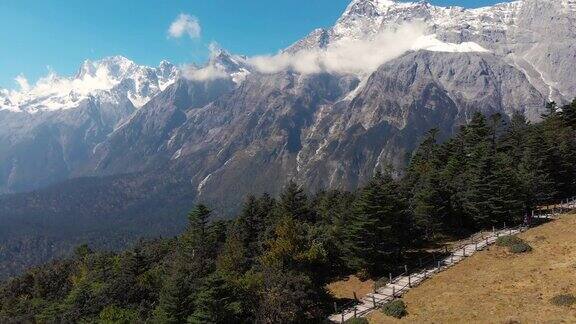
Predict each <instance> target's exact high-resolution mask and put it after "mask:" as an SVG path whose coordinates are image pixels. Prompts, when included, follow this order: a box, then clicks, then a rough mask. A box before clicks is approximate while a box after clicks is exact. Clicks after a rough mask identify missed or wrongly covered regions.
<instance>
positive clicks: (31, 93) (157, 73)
mask: <svg viewBox="0 0 576 324" xmlns="http://www.w3.org/2000/svg"><path fill="white" fill-rule="evenodd" d="M178 76H179V71H178V68H177V67H176V66H174V65H173V64H171V63H169V62H167V61H162V62H160V65H159V66H158V67H156V68H154V67H148V66H144V65H138V64H136V63H135V62H133V61H132V60H130V59H128V58H126V57H124V56H120V55H116V56H110V57H106V58H103V59H101V60H96V61H92V60H85V61H84V62H83V63H82V65H81V66H80V68H79V69H78V72H77V73H76V74H75V75H74V76H73V77H64V76H60V75H58V74H56V73H55V72H54V71H50V72H49V74H48V75H47V76H45V77H43V78H40V79H39V80H38V81H37V82H36V83H35V84H34V85H29V84H28V81H27V80H25V79H23V78H22V77H19V78H20V84H21V88H20V89H19V90H2V93H1V94H0V110H9V111H13V112H28V113H36V112H41V111H54V110H62V109H73V108H76V107H79V105H80V104H81V102H83V101H85V100H89V99H90V98H94V97H98V98H101V99H104V100H105V101H111V100H112V101H117V100H118V98H122V97H124V98H127V99H129V100H130V101H131V102H132V104H133V105H134V106H135V107H141V106H143V105H144V104H145V103H146V102H148V101H149V100H150V99H151V98H152V97H153V96H154V95H156V94H157V93H159V92H160V91H162V90H164V89H165V88H166V87H167V86H168V85H169V84H171V83H173V82H174V81H175V80H176V79H177V78H178Z"/></svg>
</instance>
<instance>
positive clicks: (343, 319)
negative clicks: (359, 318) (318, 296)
mask: <svg viewBox="0 0 576 324" xmlns="http://www.w3.org/2000/svg"><path fill="white" fill-rule="evenodd" d="M341 315H342V321H340V323H344V312H342V314H341Z"/></svg>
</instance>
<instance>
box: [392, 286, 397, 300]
mask: <svg viewBox="0 0 576 324" xmlns="http://www.w3.org/2000/svg"><path fill="white" fill-rule="evenodd" d="M392 298H396V286H392Z"/></svg>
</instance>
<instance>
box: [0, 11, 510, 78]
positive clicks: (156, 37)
mask: <svg viewBox="0 0 576 324" xmlns="http://www.w3.org/2000/svg"><path fill="white" fill-rule="evenodd" d="M349 1H350V0H274V1H270V0H98V1H95V0H92V1H88V0H80V1H70V0H0V88H16V83H15V82H14V78H15V77H16V76H17V75H19V74H23V75H24V76H26V77H27V78H28V79H29V80H30V81H31V82H34V81H35V80H36V79H37V78H38V77H40V76H43V75H45V74H46V73H47V71H48V67H50V68H52V69H53V70H55V71H56V72H57V73H58V74H61V75H70V74H73V73H74V72H75V71H76V69H77V68H78V67H79V65H80V64H81V62H82V61H83V60H84V59H98V58H102V57H105V56H110V55H124V56H126V57H128V58H130V59H132V60H134V61H135V62H137V63H139V64H147V65H157V64H158V62H160V60H162V59H167V60H169V61H171V62H174V63H178V64H179V63H188V62H202V61H203V60H205V59H206V56H207V53H208V50H207V45H208V44H210V43H211V42H212V41H216V42H218V43H219V44H220V46H221V47H223V48H226V49H228V50H229V51H231V52H233V53H238V54H245V55H255V54H267V53H275V52H276V51H278V50H279V49H281V48H284V47H286V46H288V45H290V44H291V43H292V42H294V41H296V40H298V39H299V38H301V37H303V36H305V35H306V34H308V32H310V31H311V30H312V29H314V28H318V27H326V26H330V25H332V24H333V23H334V21H335V20H336V19H337V18H338V17H339V16H340V14H341V13H342V11H343V10H344V8H345V7H346V6H347V4H348V3H349ZM431 2H432V3H434V4H438V5H460V6H464V7H480V6H483V5H489V4H493V3H496V2H501V1H490V0H475V1H473V0H436V1H434V0H433V1H431ZM181 13H186V14H190V15H193V16H194V17H197V18H198V20H199V23H200V26H201V28H202V32H201V36H200V37H199V38H196V39H191V38H190V37H180V38H174V37H172V38H170V37H168V29H169V27H170V24H171V23H172V22H173V21H174V20H175V19H176V17H177V16H178V15H179V14H181Z"/></svg>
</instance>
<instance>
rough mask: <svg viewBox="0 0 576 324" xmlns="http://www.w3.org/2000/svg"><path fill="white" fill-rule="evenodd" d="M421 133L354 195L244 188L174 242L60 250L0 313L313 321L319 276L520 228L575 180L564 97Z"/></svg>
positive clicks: (381, 268)
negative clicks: (401, 157)
mask: <svg viewBox="0 0 576 324" xmlns="http://www.w3.org/2000/svg"><path fill="white" fill-rule="evenodd" d="M436 135H437V132H436V131H435V130H431V131H430V132H429V134H428V136H427V137H426V138H425V139H423V141H422V143H421V145H420V147H419V148H418V149H417V151H416V152H415V153H414V155H413V157H412V160H411V162H410V164H409V166H408V167H407V169H406V171H405V173H404V176H403V177H402V178H401V179H395V178H393V177H392V176H391V173H390V170H387V169H383V170H382V171H381V172H377V173H376V174H375V175H374V177H373V179H372V180H371V181H370V182H369V183H368V184H366V185H365V186H364V187H362V188H360V189H358V190H357V191H355V192H342V191H334V190H332V191H325V192H319V193H316V194H314V195H309V194H307V193H306V191H305V189H304V188H301V187H300V186H298V185H297V184H296V183H293V182H291V183H290V184H289V185H288V186H287V187H286V188H285V190H284V192H283V193H282V195H281V196H280V197H278V198H273V197H270V196H268V195H263V196H260V197H248V198H247V200H246V202H245V204H244V206H243V210H242V212H241V213H240V215H238V217H237V218H236V219H235V220H232V221H212V222H211V221H210V219H211V216H212V215H211V213H212V212H211V210H210V209H209V206H204V205H198V206H196V207H195V208H194V209H193V210H192V211H191V212H190V213H189V215H188V227H187V229H186V231H185V232H184V233H182V234H181V235H179V236H178V237H175V238H170V239H158V240H154V241H148V242H141V243H139V244H138V245H137V246H135V247H134V248H132V249H130V250H127V251H124V252H120V253H111V252H95V251H92V250H91V249H90V248H89V247H88V246H85V245H82V246H80V247H78V248H77V250H76V253H75V256H74V257H73V258H70V259H66V260H61V261H55V262H52V263H50V264H47V265H44V266H42V267H37V268H34V269H31V270H29V271H28V272H26V273H25V274H24V275H22V276H20V277H17V278H14V279H11V280H9V281H7V282H4V283H3V284H2V285H1V286H0V305H1V306H0V322H26V321H37V322H106V323H108V322H119V323H131V322H161V323H184V322H188V323H252V322H257V323H294V322H299V323H300V322H318V321H321V320H323V319H324V318H326V316H327V315H328V314H329V313H330V312H332V311H333V302H334V301H335V300H334V298H333V297H332V296H331V295H330V294H329V293H328V292H327V290H326V289H325V286H326V284H327V283H328V282H330V281H332V280H334V279H336V278H339V277H342V276H346V275H349V274H358V275H360V276H361V277H364V278H369V277H372V278H378V277H380V276H382V275H385V274H387V273H388V272H393V271H395V270H396V269H397V266H398V265H401V264H404V263H403V262H404V260H405V258H406V252H407V251H409V250H414V249H418V248H419V247H422V246H423V245H425V244H427V243H431V242H435V241H437V240H439V239H442V238H443V237H447V236H458V235H466V234H467V233H470V232H473V231H476V230H480V229H485V228H492V227H493V226H496V227H500V226H503V224H504V223H506V224H510V225H511V224H519V223H521V222H522V221H523V217H524V215H526V214H527V213H529V212H530V211H531V210H532V209H533V208H535V206H537V205H540V204H545V203H547V202H555V201H558V200H560V199H563V198H567V197H570V196H572V195H573V194H574V192H575V190H574V189H575V188H574V187H575V186H576V181H575V180H576V101H574V102H573V103H572V104H570V105H567V106H564V107H561V109H560V108H558V107H557V106H556V105H555V104H550V105H549V106H548V113H547V114H546V115H545V116H543V121H542V122H541V123H538V124H530V123H528V122H527V121H526V119H524V117H523V116H522V115H515V116H513V117H512V118H511V119H510V120H509V121H506V119H505V118H503V116H500V115H493V116H489V117H485V116H483V115H481V114H476V115H474V116H473V117H472V118H471V121H470V123H469V124H468V125H466V126H464V127H462V128H461V130H460V131H459V132H458V133H457V134H456V135H455V136H454V137H453V138H452V139H450V140H448V141H446V142H444V143H438V141H437V138H436Z"/></svg>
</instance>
